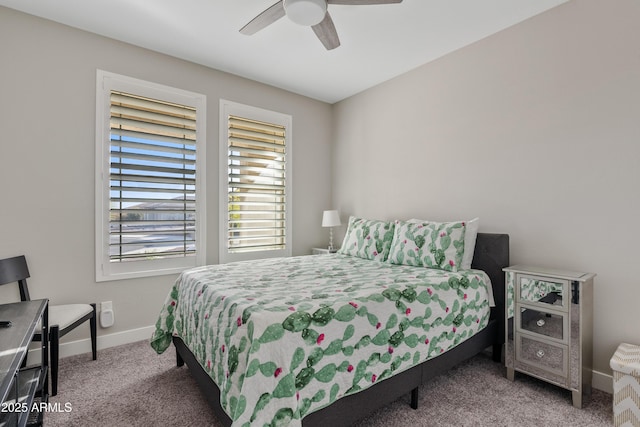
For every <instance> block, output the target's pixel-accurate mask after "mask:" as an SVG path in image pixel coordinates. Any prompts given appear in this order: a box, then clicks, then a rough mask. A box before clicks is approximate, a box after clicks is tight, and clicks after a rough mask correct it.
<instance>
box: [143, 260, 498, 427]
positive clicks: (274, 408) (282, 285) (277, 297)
mask: <svg viewBox="0 0 640 427" xmlns="http://www.w3.org/2000/svg"><path fill="white" fill-rule="evenodd" d="M488 292H490V282H489V278H488V277H487V275H486V274H485V273H484V272H482V271H479V270H462V271H459V272H457V273H452V272H446V271H442V270H433V269H427V268H420V267H411V266H404V265H392V264H387V263H382V262H378V261H370V260H364V259H361V258H357V257H350V256H346V255H340V254H332V255H318V256H301V257H291V258H277V259H265V260H258V261H250V262H237V263H230V264H222V265H213V266H206V267H198V268H194V269H190V270H187V271H185V272H184V273H182V274H181V275H180V277H179V278H178V280H177V281H176V283H175V285H174V286H173V288H172V290H171V292H170V294H169V295H168V297H167V299H166V302H165V304H164V306H163V308H162V311H161V313H160V316H159V319H158V321H157V323H156V330H155V332H154V334H153V336H152V338H151V346H152V347H153V348H154V349H155V350H156V351H157V352H158V353H162V352H163V351H165V350H166V349H167V348H168V347H169V345H170V343H171V337H172V335H177V336H179V337H181V338H182V340H183V341H184V342H185V344H186V345H187V346H188V347H189V349H190V350H191V352H192V353H193V354H194V355H195V357H196V358H197V360H198V361H199V362H200V364H201V365H202V366H203V368H204V369H205V371H206V372H207V373H208V374H209V375H210V376H211V378H212V379H213V380H214V381H215V383H216V384H217V385H218V387H219V388H220V391H221V404H222V407H223V408H224V410H225V411H226V413H227V414H228V415H229V417H230V418H231V419H232V420H233V425H234V426H249V425H251V426H263V425H268V424H271V425H292V426H299V425H300V424H301V420H302V418H303V417H304V416H305V415H307V414H309V413H310V412H313V411H315V410H317V409H320V408H322V407H324V406H327V405H329V404H330V403H332V402H333V401H335V400H336V399H339V398H340V397H342V396H345V395H348V394H351V393H355V392H357V391H359V390H362V389H365V388H367V387H370V386H371V385H372V384H374V383H376V382H379V381H382V380H384V379H385V378H388V377H390V376H392V375H393V374H394V373H397V372H400V371H403V370H405V369H407V368H410V367H411V366H414V365H416V364H418V363H420V362H423V361H425V360H426V359H429V358H432V357H434V356H437V355H439V354H441V353H443V352H446V351H447V350H448V349H450V348H452V347H454V346H456V345H457V344H459V343H460V342H462V341H464V340H466V339H468V338H470V337H471V336H472V335H473V334H475V333H476V332H478V331H479V330H481V329H482V328H484V327H485V326H486V325H487V323H488V320H489V302H488Z"/></svg>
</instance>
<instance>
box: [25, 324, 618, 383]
mask: <svg viewBox="0 0 640 427" xmlns="http://www.w3.org/2000/svg"><path fill="white" fill-rule="evenodd" d="M154 330H155V326H146V327H143V328H138V329H131V330H128V331H123V332H116V333H115V334H107V335H100V336H99V337H98V343H97V347H98V350H101V349H105V348H109V347H115V346H118V345H123V344H129V343H132V342H136V341H142V340H145V339H150V338H151V335H152V334H153V331H154ZM90 352H91V339H90V338H87V339H83V340H78V341H71V342H65V343H61V344H60V358H61V359H62V358H64V357H69V356H75V355H77V354H83V353H90ZM40 354H41V352H40V349H39V348H33V349H31V350H29V364H30V365H31V364H34V363H39V362H40ZM591 385H592V387H593V388H596V389H598V390H602V391H604V392H606V393H610V394H613V376H612V375H609V374H605V373H603V372H599V371H593V376H592V384H591Z"/></svg>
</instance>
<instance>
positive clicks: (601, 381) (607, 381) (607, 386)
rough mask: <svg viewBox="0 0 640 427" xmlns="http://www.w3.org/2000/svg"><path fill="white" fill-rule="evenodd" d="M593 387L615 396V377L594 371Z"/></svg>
mask: <svg viewBox="0 0 640 427" xmlns="http://www.w3.org/2000/svg"><path fill="white" fill-rule="evenodd" d="M591 386H592V387H593V388H597V389H598V390H602V391H604V392H607V393H610V394H613V375H609V374H605V373H602V372H598V371H593V376H592V377H591Z"/></svg>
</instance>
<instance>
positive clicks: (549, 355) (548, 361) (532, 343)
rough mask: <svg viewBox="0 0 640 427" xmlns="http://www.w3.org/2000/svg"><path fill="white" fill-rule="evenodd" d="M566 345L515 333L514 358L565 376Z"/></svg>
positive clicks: (566, 362) (566, 361)
mask: <svg viewBox="0 0 640 427" xmlns="http://www.w3.org/2000/svg"><path fill="white" fill-rule="evenodd" d="M568 352H569V350H568V347H567V346H566V345H563V344H552V343H550V342H546V341H541V340H538V339H535V338H532V337H529V336H525V335H522V334H516V360H517V361H519V362H522V363H526V364H527V365H530V366H534V367H536V368H540V369H543V370H545V371H548V372H551V373H553V374H557V375H562V376H566V375H567V364H568Z"/></svg>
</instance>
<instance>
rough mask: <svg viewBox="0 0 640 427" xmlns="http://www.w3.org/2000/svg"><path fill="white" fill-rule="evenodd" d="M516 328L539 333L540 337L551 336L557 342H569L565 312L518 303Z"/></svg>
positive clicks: (567, 321) (567, 320)
mask: <svg viewBox="0 0 640 427" xmlns="http://www.w3.org/2000/svg"><path fill="white" fill-rule="evenodd" d="M518 308H519V310H518V311H517V312H516V316H517V317H516V328H517V330H518V331H523V332H528V333H532V334H537V335H540V338H545V337H547V338H552V339H554V340H557V341H558V342H562V343H565V344H568V343H569V336H568V335H569V316H568V314H567V313H558V312H551V311H544V310H538V309H537V308H532V307H526V306H522V305H518Z"/></svg>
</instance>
